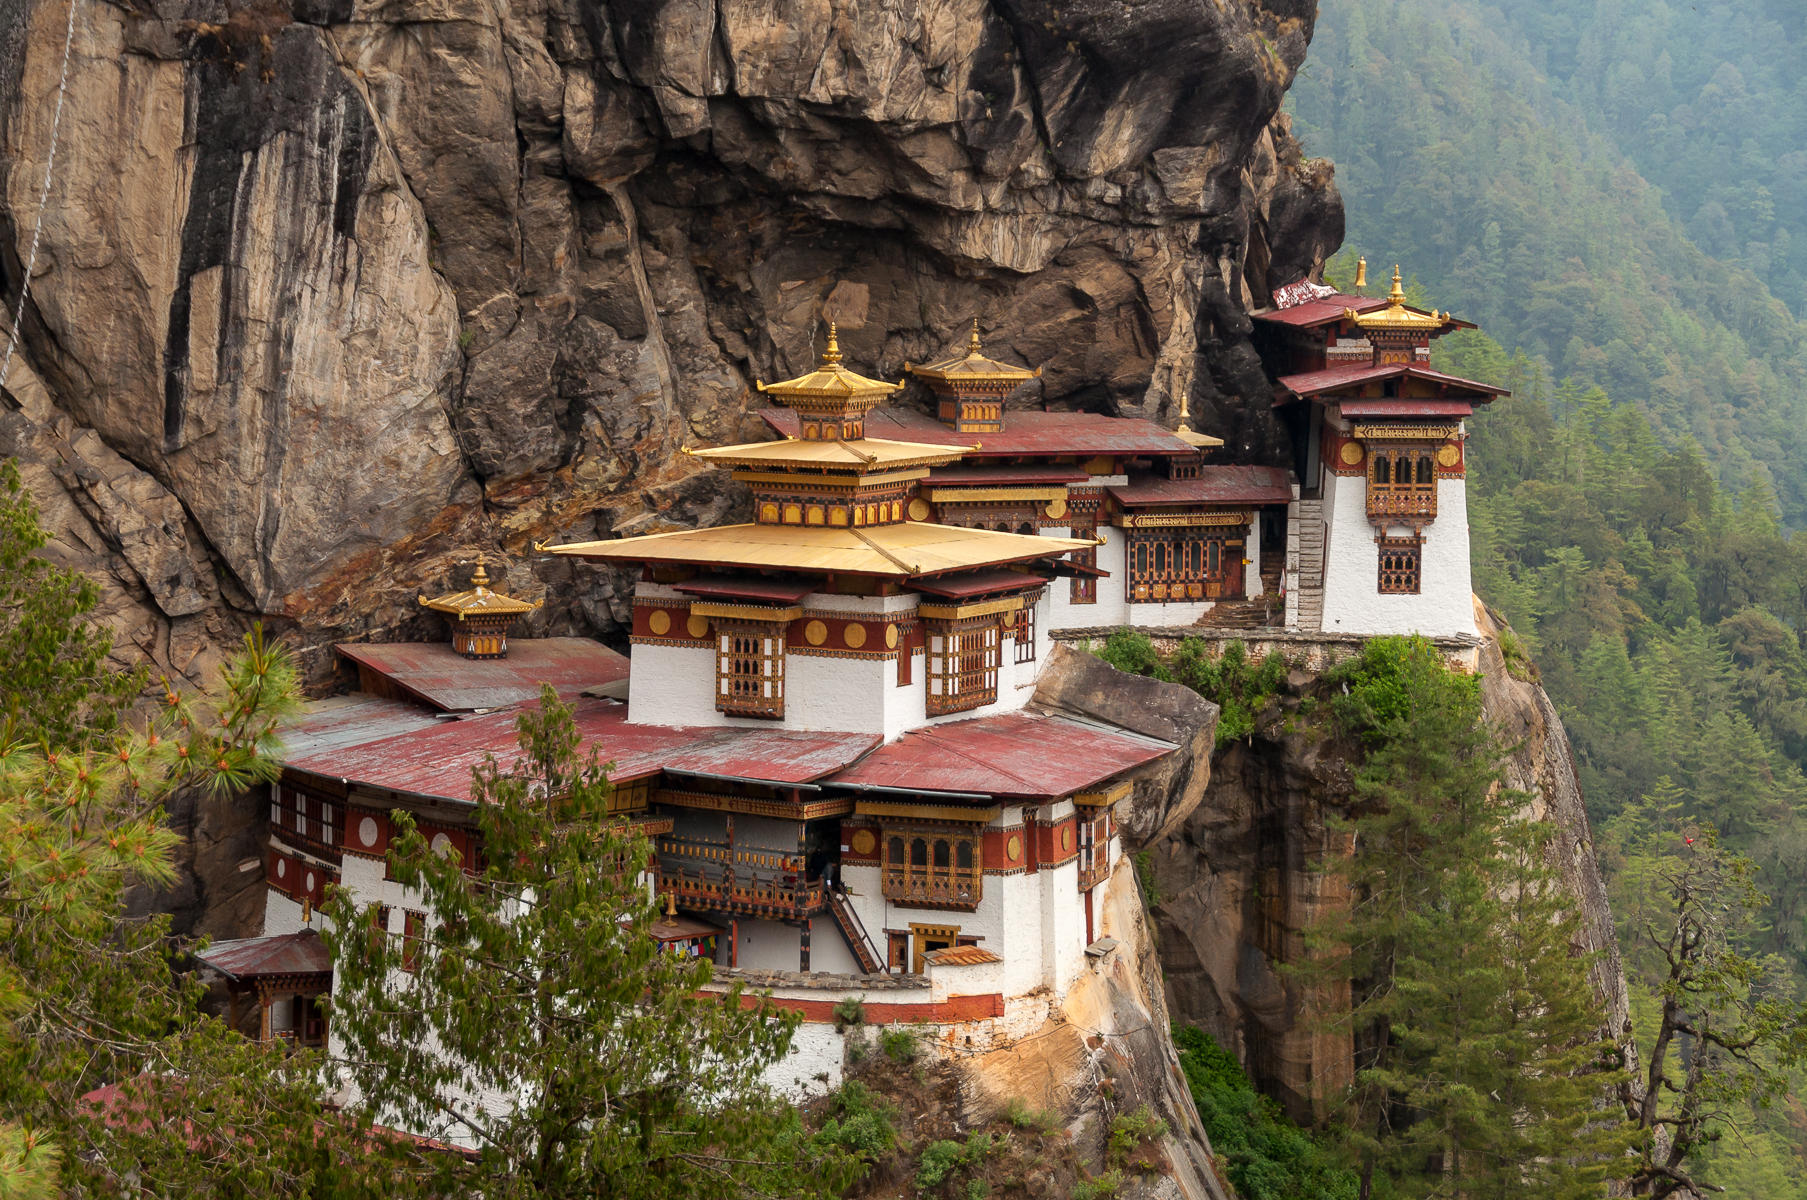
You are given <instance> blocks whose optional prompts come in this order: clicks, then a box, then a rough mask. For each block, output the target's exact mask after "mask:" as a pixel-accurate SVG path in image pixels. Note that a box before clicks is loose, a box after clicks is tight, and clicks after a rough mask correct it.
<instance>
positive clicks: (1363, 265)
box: [1355, 254, 1368, 296]
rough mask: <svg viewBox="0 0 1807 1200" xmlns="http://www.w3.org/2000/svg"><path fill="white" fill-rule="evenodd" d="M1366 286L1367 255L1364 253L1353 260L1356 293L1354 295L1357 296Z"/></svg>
mask: <svg viewBox="0 0 1807 1200" xmlns="http://www.w3.org/2000/svg"><path fill="white" fill-rule="evenodd" d="M1367 286H1368V256H1367V255H1365V254H1364V255H1362V256H1361V257H1360V258H1358V259H1356V260H1355V293H1356V295H1358V296H1359V295H1360V294H1361V290H1362V289H1363V288H1365V287H1367Z"/></svg>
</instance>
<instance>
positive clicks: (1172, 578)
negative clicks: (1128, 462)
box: [1124, 526, 1246, 604]
mask: <svg viewBox="0 0 1807 1200" xmlns="http://www.w3.org/2000/svg"><path fill="white" fill-rule="evenodd" d="M1240 532H1241V531H1240V530H1238V529H1231V528H1224V529H1217V528H1212V527H1189V526H1180V527H1177V528H1170V529H1162V528H1155V529H1139V528H1138V529H1132V530H1129V531H1127V533H1128V539H1129V545H1128V547H1127V549H1126V552H1125V555H1124V561H1125V565H1126V567H1127V569H1126V570H1125V571H1124V587H1125V589H1126V590H1127V592H1128V598H1129V600H1130V602H1131V603H1132V604H1173V603H1178V602H1181V601H1186V600H1224V599H1236V598H1239V597H1240V596H1241V594H1242V572H1241V571H1240V570H1238V569H1237V568H1239V567H1240V566H1241V565H1242V553H1241V550H1242V547H1243V546H1244V545H1245V544H1246V540H1245V538H1244V537H1242V536H1231V535H1233V534H1240Z"/></svg>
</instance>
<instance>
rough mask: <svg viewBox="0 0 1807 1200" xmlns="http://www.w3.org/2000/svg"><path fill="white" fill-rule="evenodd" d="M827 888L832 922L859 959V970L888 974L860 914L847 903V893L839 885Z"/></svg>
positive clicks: (873, 973)
mask: <svg viewBox="0 0 1807 1200" xmlns="http://www.w3.org/2000/svg"><path fill="white" fill-rule="evenodd" d="M827 890H828V911H829V912H831V913H833V914H834V923H835V924H836V925H837V926H838V927H839V928H840V930H841V936H842V937H844V938H846V939H847V948H848V949H850V950H852V951H853V957H854V958H856V959H858V960H859V964H860V970H862V971H864V972H865V973H866V974H868V975H885V974H888V973H889V972H888V971H887V970H886V969H885V960H884V959H883V958H882V957H880V955H879V953H878V947H877V946H875V945H873V944H872V939H871V937H869V936H868V935H867V933H866V927H865V926H864V925H863V924H861V923H860V915H859V914H858V913H856V912H854V911H853V905H851V904H849V903H847V893H846V892H845V891H843V890H841V888H840V887H839V886H835V887H831V888H829V889H827Z"/></svg>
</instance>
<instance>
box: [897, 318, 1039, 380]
mask: <svg viewBox="0 0 1807 1200" xmlns="http://www.w3.org/2000/svg"><path fill="white" fill-rule="evenodd" d="M904 370H905V371H907V372H909V373H910V374H912V375H914V376H916V377H917V378H919V379H924V380H929V381H933V382H941V381H946V382H949V383H955V382H959V381H961V380H971V381H972V382H974V383H1027V382H1028V381H1029V380H1031V379H1034V378H1036V377H1037V376H1039V375H1040V374H1041V373H1042V372H1041V368H1040V367H1037V368H1036V369H1035V370H1033V371H1031V370H1030V369H1029V368H1027V367H1018V366H1013V365H1011V364H1010V363H1002V362H998V361H997V360H996V359H993V358H986V357H985V350H984V348H983V347H982V346H980V345H979V321H978V318H976V317H975V318H974V319H973V328H972V336H971V337H969V338H968V339H967V342H966V353H965V354H957V355H955V356H954V357H953V358H944V359H942V360H941V361H940V362H933V363H929V364H927V365H924V364H922V363H905V364H904Z"/></svg>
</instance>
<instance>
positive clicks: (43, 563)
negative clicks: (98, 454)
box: [0, 460, 145, 749]
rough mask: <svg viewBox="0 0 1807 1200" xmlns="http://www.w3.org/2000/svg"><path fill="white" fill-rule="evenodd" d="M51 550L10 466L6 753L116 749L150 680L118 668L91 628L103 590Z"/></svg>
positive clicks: (0, 541) (3, 591) (0, 543)
mask: <svg viewBox="0 0 1807 1200" xmlns="http://www.w3.org/2000/svg"><path fill="white" fill-rule="evenodd" d="M49 541H50V539H49V536H48V535H47V534H46V533H45V532H44V530H43V528H42V527H40V526H39V524H38V510H37V506H36V505H35V504H33V503H32V499H31V494H30V493H29V492H27V491H26V490H25V487H24V485H23V484H22V483H21V482H20V479H19V469H18V467H17V466H16V465H15V464H14V463H13V462H12V461H11V460H6V461H0V663H5V664H6V670H5V671H4V672H0V744H5V743H27V744H31V743H43V744H45V745H47V746H49V747H50V748H51V749H63V748H69V749H73V748H75V747H78V746H91V745H95V744H98V743H101V742H104V741H106V740H107V738H108V737H109V736H110V735H111V734H112V732H113V731H114V730H115V729H116V728H117V727H118V725H119V721H120V718H121V717H122V715H123V714H124V713H125V710H126V709H127V708H128V707H129V706H130V705H131V703H132V701H133V700H135V699H136V698H137V697H138V696H139V694H140V693H142V692H143V690H144V683H145V672H144V671H143V670H142V669H140V670H137V671H120V670H116V669H114V668H113V667H112V666H110V665H109V663H108V661H107V656H108V654H109V652H110V651H111V650H112V648H113V639H112V637H111V635H109V634H108V633H107V632H106V631H105V630H104V629H101V628H100V627H99V626H97V625H94V624H92V623H91V622H89V621H88V620H87V616H88V614H89V613H91V612H93V611H94V606H95V605H96V604H97V603H99V601H100V589H99V588H98V587H97V586H95V584H94V581H93V580H91V579H89V578H87V577H86V576H84V575H81V574H78V573H77V572H74V571H66V570H64V569H62V568H61V567H58V566H56V565H54V564H52V563H51V562H49V561H48V560H46V559H45V558H44V557H43V556H42V555H40V554H39V553H38V552H39V551H40V550H42V549H43V548H44V547H45V545H47V544H48V543H49Z"/></svg>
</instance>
